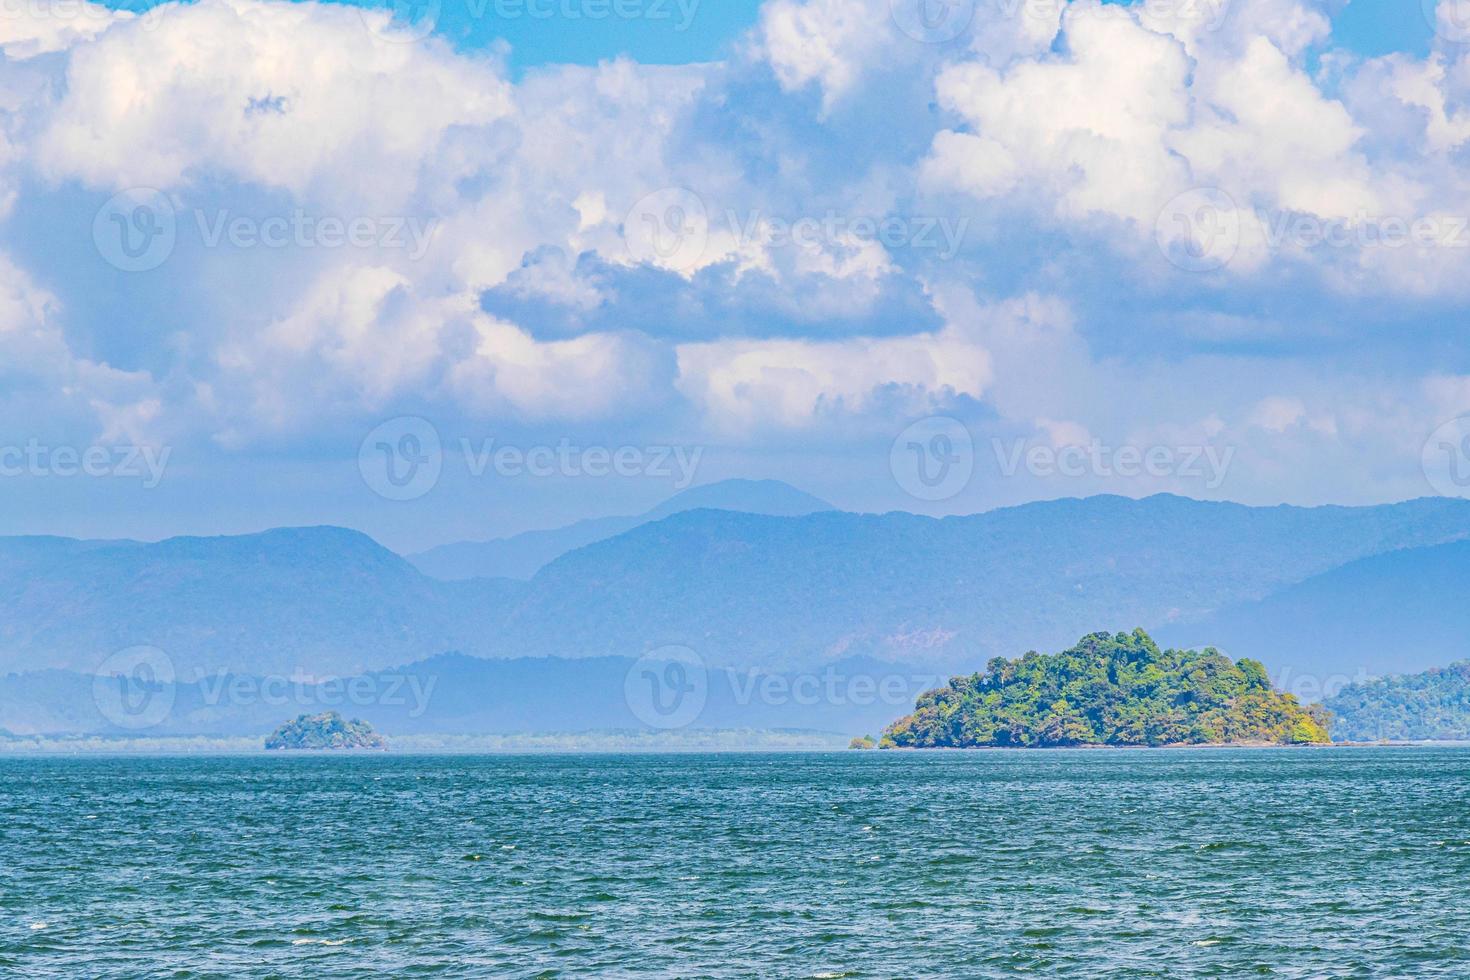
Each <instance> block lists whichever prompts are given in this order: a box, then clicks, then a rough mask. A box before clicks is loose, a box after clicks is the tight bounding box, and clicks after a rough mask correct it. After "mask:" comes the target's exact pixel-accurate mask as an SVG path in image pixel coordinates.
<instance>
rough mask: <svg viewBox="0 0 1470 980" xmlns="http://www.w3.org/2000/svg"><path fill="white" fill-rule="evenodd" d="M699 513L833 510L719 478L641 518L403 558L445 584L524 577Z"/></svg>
mask: <svg viewBox="0 0 1470 980" xmlns="http://www.w3.org/2000/svg"><path fill="white" fill-rule="evenodd" d="M700 509H710V510H735V511H742V512H745V513H750V514H767V515H771V516H774V517H799V516H801V515H803V514H813V513H816V512H818V511H824V510H832V509H833V508H832V505H831V504H829V503H827V502H826V501H824V500H820V499H818V498H816V497H813V496H812V495H811V494H809V493H804V492H803V491H801V490H798V489H796V488H795V487H793V486H790V485H789V484H786V483H782V482H780V481H778V480H724V481H721V482H719V483H711V484H708V485H706V486H702V487H692V488H690V489H688V490H685V491H683V492H682V493H679V494H676V495H675V496H673V497H671V498H669V499H668V500H666V501H664V502H663V503H662V504H660V505H658V506H657V507H655V508H654V509H653V510H650V511H648V512H647V513H644V514H638V515H636V516H630V517H599V518H593V519H590V520H585V521H577V522H576V523H575V524H569V525H567V526H566V527H560V528H556V529H554V530H549V531H527V532H526V533H524V534H517V535H515V536H514V537H509V538H500V539H497V540H494V541H461V542H457V543H455V544H447V545H442V546H440V547H438V548H431V549H429V550H428V551H423V552H419V553H418V554H414V555H409V556H408V560H409V561H411V562H412V563H413V564H414V565H415V566H416V567H417V568H418V569H419V570H420V571H422V572H423V573H424V574H426V575H432V576H434V577H435V578H440V579H445V580H449V581H453V580H456V579H467V578H475V577H487V578H513V579H529V578H531V577H532V576H533V575H535V574H536V573H537V572H538V571H540V570H541V569H542V568H543V567H545V566H546V565H548V564H550V563H551V562H552V561H555V560H556V559H557V558H560V557H561V556H562V555H564V554H566V553H567V552H569V551H573V550H575V549H577V548H581V547H584V546H586V545H589V544H594V543H596V542H598V541H605V540H607V539H608V538H611V537H616V536H617V535H619V534H622V533H624V532H625V531H630V530H632V529H633V528H635V527H638V526H639V525H640V524H647V523H649V522H651V521H658V520H662V519H663V518H665V517H668V516H670V515H671V514H679V513H682V512H684V511H687V510H700Z"/></svg>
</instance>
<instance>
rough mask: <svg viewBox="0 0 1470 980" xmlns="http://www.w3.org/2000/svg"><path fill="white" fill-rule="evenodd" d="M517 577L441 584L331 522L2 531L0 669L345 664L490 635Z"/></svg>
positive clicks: (392, 658) (356, 667)
mask: <svg viewBox="0 0 1470 980" xmlns="http://www.w3.org/2000/svg"><path fill="white" fill-rule="evenodd" d="M514 588H515V586H514V583H496V582H493V581H479V582H474V583H462V584H453V585H450V584H445V583H440V582H435V581H433V580H432V579H429V578H427V577H426V576H424V575H422V574H421V573H419V572H418V571H417V570H416V569H415V568H414V567H413V566H412V565H410V564H409V563H408V562H406V561H404V560H403V559H402V558H400V557H398V556H397V555H395V554H393V553H392V552H390V551H388V550H387V549H385V548H383V547H381V546H380V545H378V544H377V543H376V542H374V541H373V540H372V539H371V538H369V537H367V536H366V535H363V534H359V533H357V532H356V531H348V530H343V529H342V528H332V527H316V528H289V529H279V530H273V531H267V532H264V533H261V534H247V535H240V536H234V537H210V538H193V537H185V538H171V539H169V540H167V541H162V542H158V543H156V544H140V543H137V542H113V543H104V544H93V543H90V542H73V541H68V540H66V539H62V538H52V539H34V538H32V539H22V540H20V541H19V542H17V541H16V539H0V669H3V670H7V671H19V670H40V669H47V668H64V669H68V670H74V671H81V672H89V671H92V670H94V669H95V668H96V667H97V665H98V664H99V663H101V662H102V660H103V659H104V658H105V657H107V656H108V655H109V654H111V653H113V652H114V651H117V650H119V649H122V648H125V647H130V646H133V645H136V644H146V645H151V646H156V647H159V648H161V649H162V650H164V651H166V652H167V653H168V655H169V656H170V658H172V660H173V663H174V667H175V669H176V670H177V671H178V674H179V676H180V677H183V678H188V677H190V676H192V674H193V673H194V672H197V671H213V670H217V669H225V670H230V671H235V672H238V673H247V674H266V673H281V674H285V675H288V676H289V675H294V674H297V673H306V674H337V675H341V674H352V673H357V672H359V671H361V670H364V669H371V668H374V667H381V666H384V665H385V664H391V663H401V662H404V661H407V660H411V659H415V658H418V657H423V656H427V655H430V654H432V653H435V652H438V651H440V650H445V649H451V648H455V647H461V648H463V647H464V645H465V644H464V643H462V642H461V641H464V640H466V639H471V640H473V639H475V638H476V637H477V636H478V637H484V636H485V635H486V634H487V631H488V630H489V629H490V628H491V627H492V626H493V625H494V624H495V623H496V622H497V621H499V619H500V618H501V617H502V616H503V615H504V611H505V606H504V604H505V602H507V601H508V600H509V599H510V598H511V596H512V591H513V589H514ZM485 652H490V651H489V650H486V651H485Z"/></svg>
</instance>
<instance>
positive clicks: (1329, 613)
mask: <svg viewBox="0 0 1470 980" xmlns="http://www.w3.org/2000/svg"><path fill="white" fill-rule="evenodd" d="M1160 635H1161V637H1162V638H1163V641H1164V642H1167V643H1176V644H1184V645H1188V644H1198V643H1204V642H1207V641H1208V642H1209V643H1212V644H1213V645H1215V646H1218V647H1219V648H1220V649H1221V650H1223V651H1225V652H1226V653H1228V654H1230V655H1231V656H1235V657H1254V658H1256V659H1258V660H1260V661H1262V662H1263V663H1265V664H1266V667H1267V668H1268V669H1269V670H1270V671H1271V672H1272V676H1273V677H1276V678H1277V679H1278V681H1280V682H1282V683H1283V684H1285V686H1286V687H1287V688H1288V690H1290V689H1293V678H1297V679H1302V680H1304V681H1315V680H1319V679H1320V680H1322V681H1323V682H1324V683H1325V682H1327V681H1332V682H1333V683H1331V684H1330V685H1329V686H1328V689H1327V690H1326V691H1325V692H1323V693H1327V694H1331V693H1332V692H1333V690H1334V689H1336V688H1338V687H1341V685H1342V684H1343V683H1345V682H1346V681H1348V680H1351V679H1354V678H1359V679H1363V678H1366V677H1369V676H1377V675H1382V674H1396V673H1404V672H1414V671H1421V670H1425V669H1427V668H1430V667H1435V666H1443V665H1445V664H1448V663H1451V662H1453V661H1456V660H1463V659H1465V658H1467V657H1470V541H1456V542H1452V543H1450V544H1441V545H1433V546H1429V547H1422V548H1406V549H1402V550H1397V551H1390V552H1387V553H1385V554H1380V555H1373V556H1371V557H1368V558H1362V559H1360V560H1358V561H1354V562H1350V563H1348V564H1346V565H1344V566H1342V567H1341V568H1334V569H1332V570H1330V571H1326V572H1323V573H1322V574H1320V575H1315V576H1313V577H1311V578H1309V579H1307V580H1306V581H1304V582H1300V583H1297V584H1294V585H1290V586H1287V587H1285V588H1283V589H1281V590H1280V591H1278V592H1276V593H1274V594H1272V595H1269V596H1266V597H1265V598H1262V599H1259V600H1257V601H1253V602H1245V603H1236V604H1232V605H1229V606H1226V607H1225V608H1223V609H1221V610H1220V611H1218V612H1216V613H1213V614H1211V615H1208V616H1206V617H1204V618H1202V619H1200V620H1199V621H1198V622H1194V623H1190V624H1188V625H1181V626H1175V627H1172V628H1169V629H1166V630H1163V631H1161V634H1160ZM1299 693H1302V694H1312V693H1313V692H1312V691H1310V690H1308V689H1306V688H1305V687H1304V688H1303V689H1301V690H1300V691H1299Z"/></svg>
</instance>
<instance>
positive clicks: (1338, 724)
mask: <svg viewBox="0 0 1470 980" xmlns="http://www.w3.org/2000/svg"><path fill="white" fill-rule="evenodd" d="M1324 703H1325V705H1326V707H1327V708H1328V709H1329V710H1330V711H1331V712H1332V714H1333V722H1332V734H1333V735H1334V736H1335V737H1336V738H1338V739H1345V740H1348V741H1359V742H1370V741H1380V740H1384V741H1393V742H1400V741H1402V742H1414V741H1465V740H1470V660H1462V661H1460V662H1459V663H1454V664H1450V665H1449V666H1448V667H1435V668H1433V669H1431V670H1426V671H1424V672H1423V673H1419V674H1402V675H1396V676H1393V677H1379V678H1375V679H1373V680H1370V681H1362V682H1359V683H1356V684H1350V685H1348V686H1347V687H1345V688H1343V689H1342V690H1341V691H1340V692H1339V693H1338V694H1336V695H1334V696H1333V697H1331V698H1328V699H1327V700H1326V701H1325V702H1324Z"/></svg>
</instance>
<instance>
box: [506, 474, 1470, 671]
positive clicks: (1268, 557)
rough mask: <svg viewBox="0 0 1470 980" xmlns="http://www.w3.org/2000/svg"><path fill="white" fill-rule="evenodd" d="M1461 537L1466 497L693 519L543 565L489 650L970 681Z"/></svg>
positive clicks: (1175, 500) (1100, 503)
mask: <svg viewBox="0 0 1470 980" xmlns="http://www.w3.org/2000/svg"><path fill="white" fill-rule="evenodd" d="M1467 532H1470V501H1460V500H1447V499H1423V500H1416V501H1410V502H1407V503H1402V504H1394V505H1386V506H1381V507H1366V508H1347V507H1317V508H1296V507H1270V508H1252V507H1245V506H1241V505H1237V504H1228V503H1206V502H1200V501H1194V500H1189V499H1186V498H1182V497H1173V496H1155V497H1150V498H1147V499H1145V500H1131V499H1127V498H1122V497H1092V498H1088V499H1085V500H1058V501H1050V502H1043V503H1035V504H1027V505H1025V506H1021V507H1013V508H1006V509H1002V510H997V511H991V512H988V513H984V514H978V515H974V516H968V517H950V518H945V519H942V520H935V519H931V518H926V517H918V516H914V515H911V514H904V513H893V514H884V515H861V514H848V513H840V512H828V513H819V514H812V515H808V516H806V517H796V518H773V517H764V516H759V515H751V514H738V513H730V512H722V511H692V512H687V513H683V514H676V515H674V516H672V517H669V518H667V519H665V520H663V521H658V522H655V523H651V524H646V525H643V526H641V527H638V528H635V529H634V530H632V531H629V532H628V533H626V534H623V535H620V536H618V537H616V538H613V539H610V540H608V541H603V542H599V543H597V544H593V545H590V546H588V547H585V548H581V549H579V550H577V551H574V552H572V553H570V554H568V555H565V556H563V557H562V558H560V559H558V560H557V561H555V562H553V563H551V564H550V565H548V566H547V567H546V568H544V569H543V570H542V571H541V572H540V573H538V574H537V575H536V577H535V578H534V579H533V580H532V581H531V582H530V583H529V585H528V587H527V589H526V590H525V592H524V593H523V594H522V595H521V596H520V597H519V599H518V600H517V601H516V602H515V603H514V606H513V608H512V611H511V613H510V616H509V617H508V619H507V621H506V622H505V624H504V626H503V629H502V632H501V640H502V642H504V643H505V644H506V646H507V648H508V649H510V650H514V651H516V652H517V653H520V654H545V653H563V654H566V653H573V652H575V653H577V654H580V655H586V656H606V655H619V654H622V653H625V652H626V651H628V650H630V649H638V648H640V647H641V646H645V645H648V644H659V643H681V644H685V645H687V646H689V647H692V648H693V649H695V650H697V651H699V652H700V654H701V655H702V656H704V657H705V658H706V659H707V660H708V661H709V662H711V663H741V664H763V665H768V666H789V665H793V664H809V663H812V662H814V661H822V660H836V659H840V658H842V657H846V656H854V655H863V656H871V657H874V658H876V659H879V660H884V661H891V662H902V663H913V662H921V663H929V664H934V665H936V666H939V665H942V666H944V667H947V668H950V667H952V668H959V669H964V668H965V667H968V668H969V669H972V670H973V669H975V668H976V667H978V666H980V665H983V664H984V662H985V661H986V659H988V658H989V657H990V656H995V655H1006V654H1014V653H1015V651H1017V650H1026V649H1039V650H1045V649H1062V648H1064V647H1065V646H1066V645H1067V644H1068V643H1070V642H1071V640H1073V639H1075V638H1076V635H1081V634H1082V633H1085V632H1086V631H1087V630H1088V629H1090V628H1092V624H1096V623H1098V622H1105V621H1106V622H1122V623H1137V624H1139V625H1142V626H1147V627H1151V628H1154V627H1157V626H1160V625H1163V624H1168V623H1172V622H1180V621H1189V620H1194V619H1199V618H1202V617H1204V616H1206V615H1208V614H1209V613H1211V612H1213V611H1214V610H1216V609H1219V608H1222V607H1224V606H1227V605H1230V604H1233V603H1237V602H1242V601H1246V600H1253V599H1259V598H1263V597H1265V596H1267V595H1269V594H1271V593H1272V592H1275V591H1278V590H1280V589H1282V588H1284V587H1286V586H1289V585H1292V584H1295V583H1297V582H1300V581H1302V580H1304V579H1307V578H1310V577H1312V576H1314V575H1318V574H1321V573H1322V572H1325V571H1328V570H1330V569H1332V568H1335V567H1338V566H1340V565H1343V564H1346V563H1348V562H1351V561H1354V560H1357V559H1359V558H1363V557H1365V556H1369V555H1373V554H1377V553H1381V552H1384V551H1389V550H1393V549H1397V548H1403V547H1412V546H1421V545H1427V544H1435V543H1441V542H1444V541H1447V540H1453V539H1459V538H1464V537H1466V536H1467ZM1204 639H1205V640H1210V638H1209V637H1205V638H1204ZM1171 642H1172V641H1171ZM1210 642H1213V640H1210Z"/></svg>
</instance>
